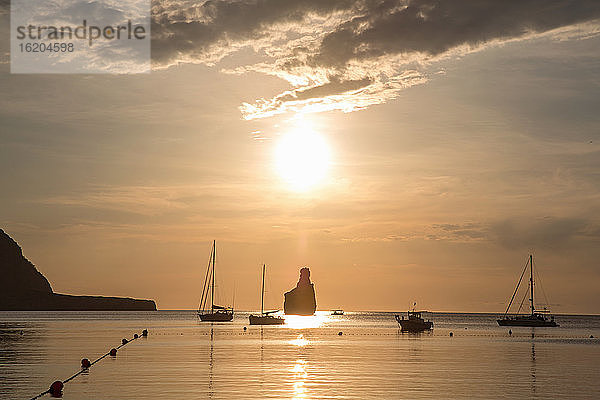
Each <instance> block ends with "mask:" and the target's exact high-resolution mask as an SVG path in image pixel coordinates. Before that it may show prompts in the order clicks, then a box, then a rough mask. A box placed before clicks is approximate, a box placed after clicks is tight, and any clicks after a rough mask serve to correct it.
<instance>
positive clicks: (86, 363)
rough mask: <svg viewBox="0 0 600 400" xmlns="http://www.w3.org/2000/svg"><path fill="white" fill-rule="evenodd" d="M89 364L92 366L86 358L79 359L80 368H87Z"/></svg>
mask: <svg viewBox="0 0 600 400" xmlns="http://www.w3.org/2000/svg"><path fill="white" fill-rule="evenodd" d="M91 366H92V363H91V362H90V360H88V359H87V358H84V359H83V360H81V368H82V369H87V368H89V367H91Z"/></svg>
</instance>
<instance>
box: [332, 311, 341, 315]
mask: <svg viewBox="0 0 600 400" xmlns="http://www.w3.org/2000/svg"><path fill="white" fill-rule="evenodd" d="M331 315H344V310H331Z"/></svg>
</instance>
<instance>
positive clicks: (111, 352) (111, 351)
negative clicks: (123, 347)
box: [109, 349, 117, 357]
mask: <svg viewBox="0 0 600 400" xmlns="http://www.w3.org/2000/svg"><path fill="white" fill-rule="evenodd" d="M109 354H110V355H111V356H113V357H114V356H116V355H117V349H110V353H109Z"/></svg>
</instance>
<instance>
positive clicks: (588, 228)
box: [490, 217, 600, 250]
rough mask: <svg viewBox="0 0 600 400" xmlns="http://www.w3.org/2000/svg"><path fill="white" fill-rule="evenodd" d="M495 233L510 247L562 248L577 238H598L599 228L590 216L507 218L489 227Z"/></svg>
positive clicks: (502, 242)
mask: <svg viewBox="0 0 600 400" xmlns="http://www.w3.org/2000/svg"><path fill="white" fill-rule="evenodd" d="M490 231H491V235H492V237H493V238H494V239H495V240H496V241H497V242H498V243H499V244H500V245H502V246H504V247H506V248H509V249H522V248H528V249H535V248H543V249H550V250H552V249H554V250H556V249H561V248H565V247H567V246H569V245H570V244H572V242H573V240H575V239H583V240H588V241H589V240H591V241H599V240H600V235H599V233H600V228H599V227H598V225H597V224H594V223H592V222H591V221H590V220H588V219H582V218H569V217H563V218H555V217H546V218H543V219H541V220H533V221H518V220H513V219H506V220H503V221H498V222H496V223H494V224H492V226H491V227H490Z"/></svg>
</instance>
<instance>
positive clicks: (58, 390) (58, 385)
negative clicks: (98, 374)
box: [31, 329, 148, 400]
mask: <svg viewBox="0 0 600 400" xmlns="http://www.w3.org/2000/svg"><path fill="white" fill-rule="evenodd" d="M147 336H148V330H147V329H144V330H143V331H142V333H141V334H140V335H138V334H137V333H136V334H134V335H133V338H131V339H129V340H128V339H123V340H122V341H121V344H120V345H119V346H117V347H113V348H112V349H110V350H109V351H108V353H106V354H103V355H101V356H100V357H98V358H97V359H95V360H94V361H92V362H90V360H88V359H87V358H84V359H82V360H81V370H80V371H79V372H77V373H75V374H73V375H71V376H70V377H68V378H67V379H65V380H64V381H54V382H53V383H52V385H50V387H49V388H48V390H46V391H44V392H42V393H40V394H38V395H37V396H34V397H32V398H31V400H35V399H39V398H40V397H42V396H43V395H45V394H48V393H49V394H50V396H52V397H61V396H62V390H63V387H64V386H65V383H67V382H69V381H71V380H73V379H75V378H76V377H78V376H79V375H81V374H82V373H84V372H86V371H89V369H90V367H92V365H94V364H96V363H97V362H98V361H100V360H102V359H104V358H106V357H108V356H111V357H115V356H116V355H117V350H119V349H120V348H121V347H123V346H125V345H126V344H128V343H131V342H133V341H134V340H136V339H138V338H140V337H147Z"/></svg>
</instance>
